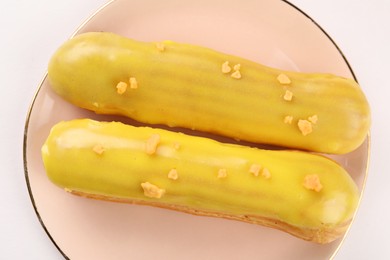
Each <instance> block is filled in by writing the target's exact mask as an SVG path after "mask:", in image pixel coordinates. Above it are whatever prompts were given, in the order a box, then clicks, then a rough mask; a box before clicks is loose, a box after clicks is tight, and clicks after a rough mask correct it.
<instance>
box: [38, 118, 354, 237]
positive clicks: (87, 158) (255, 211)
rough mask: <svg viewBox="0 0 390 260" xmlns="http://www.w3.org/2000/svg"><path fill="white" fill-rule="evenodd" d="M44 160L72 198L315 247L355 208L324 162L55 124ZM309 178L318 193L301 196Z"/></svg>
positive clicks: (161, 134) (349, 185)
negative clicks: (242, 227) (147, 208)
mask: <svg viewBox="0 0 390 260" xmlns="http://www.w3.org/2000/svg"><path fill="white" fill-rule="evenodd" d="M156 136H157V137H158V138H155V137H156ZM157 139H158V140H157ZM155 140H157V142H156V141H155ZM150 145H151V146H152V147H154V148H155V149H151V150H150V149H149V148H147V147H149V146H150ZM148 151H149V152H148ZM150 151H152V152H150ZM42 156H43V161H44V165H45V168H46V171H47V174H48V177H49V178H50V180H51V181H52V182H54V183H55V184H56V185H58V186H60V187H62V188H64V189H66V190H68V191H72V192H74V193H76V194H77V193H81V194H84V195H85V194H89V195H90V197H95V198H103V199H110V200H117V201H125V202H133V203H134V202H135V203H141V204H150V205H157V206H161V207H166V208H172V209H178V210H183V209H185V210H184V211H187V212H191V213H195V214H197V213H199V214H200V215H212V216H223V217H227V218H232V219H238V220H243V221H248V222H252V223H257V224H265V225H268V226H272V227H276V228H279V229H282V230H284V231H286V232H289V233H292V234H294V235H296V236H300V237H303V238H304V239H307V240H313V241H316V242H319V243H326V242H330V241H332V240H333V239H335V238H337V237H338V236H339V235H342V234H343V232H344V231H345V229H346V228H347V226H348V223H349V222H350V220H351V218H352V216H353V214H354V212H355V209H356V206H357V203H358V198H359V194H358V190H357V187H356V185H355V183H354V182H353V180H352V179H351V178H350V176H349V175H348V173H347V172H346V171H345V170H344V169H343V168H342V167H341V166H339V165H338V164H336V163H335V162H333V161H331V160H330V159H327V158H325V157H323V156H319V155H313V154H309V153H305V152H299V151H269V150H260V149H257V148H250V147H246V146H239V145H232V144H223V143H219V142H216V141H214V140H211V139H208V138H203V137H194V136H189V135H185V134H181V133H176V132H170V131H166V130H162V129H153V128H148V127H133V126H130V125H125V124H122V123H118V122H111V123H107V122H98V121H93V120H89V119H79V120H73V121H68V122H61V123H59V124H57V125H56V126H54V127H53V128H52V131H51V133H50V136H49V137H48V139H47V140H46V142H45V144H44V145H43V147H42ZM265 169H266V170H265ZM172 170H173V172H174V173H173V175H172ZM307 176H316V178H318V180H319V182H320V183H321V187H320V189H319V190H315V189H310V188H308V187H307V186H305V184H304V183H305V179H306V178H307ZM145 187H147V189H148V190H146V189H145ZM264 220H267V222H266V223H265V222H264ZM270 220H272V221H270ZM270 223H271V224H270ZM305 232H307V233H309V234H305Z"/></svg>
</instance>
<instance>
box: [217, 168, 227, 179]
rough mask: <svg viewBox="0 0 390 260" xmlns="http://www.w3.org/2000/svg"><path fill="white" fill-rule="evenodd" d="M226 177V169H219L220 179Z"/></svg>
mask: <svg viewBox="0 0 390 260" xmlns="http://www.w3.org/2000/svg"><path fill="white" fill-rule="evenodd" d="M226 176H227V171H226V169H219V170H218V175H217V177H218V179H221V178H226Z"/></svg>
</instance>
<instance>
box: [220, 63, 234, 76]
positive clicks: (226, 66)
mask: <svg viewBox="0 0 390 260" xmlns="http://www.w3.org/2000/svg"><path fill="white" fill-rule="evenodd" d="M221 69H222V73H225V74H226V73H229V72H230V71H231V70H232V68H231V67H230V66H229V62H228V61H225V62H224V63H222V68H221Z"/></svg>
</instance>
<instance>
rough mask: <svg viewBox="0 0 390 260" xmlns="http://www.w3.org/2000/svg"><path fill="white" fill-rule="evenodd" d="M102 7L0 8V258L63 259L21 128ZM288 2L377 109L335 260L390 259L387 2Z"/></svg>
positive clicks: (70, 1)
mask: <svg viewBox="0 0 390 260" xmlns="http://www.w3.org/2000/svg"><path fill="white" fill-rule="evenodd" d="M161 1H162V0H161ZM259 1H260V0H259ZM275 1H279V0H275ZM105 2H106V1H105V0H84V1H79V0H66V1H48V0H35V1H27V0H14V1H7V2H6V3H3V4H2V7H1V9H0V21H1V31H0V32H1V39H0V66H1V67H0V75H1V77H0V80H1V81H0V82H1V84H0V88H1V93H3V94H2V95H1V102H0V106H1V107H0V122H1V124H0V131H1V132H0V147H1V148H0V160H1V170H0V192H1V196H0V258H1V259H40V260H46V259H63V257H62V256H61V255H60V253H59V252H58V251H57V249H56V248H55V247H54V246H53V244H52V243H51V241H50V240H49V238H48V237H47V235H46V233H45V232H44V230H43V229H42V227H41V225H40V224H39V221H38V219H37V217H36V215H35V212H34V210H33V207H32V204H31V201H30V198H29V195H28V191H27V187H26V182H25V179H24V171H23V157H22V147H23V131H24V124H25V118H26V113H27V111H28V108H29V105H30V102H31V101H32V98H33V95H34V93H35V91H36V88H37V86H38V85H39V83H40V80H41V79H42V76H43V75H44V73H45V71H46V65H47V61H48V60H49V57H50V55H51V54H52V53H53V51H54V50H55V49H56V48H57V47H58V46H59V45H60V44H61V43H62V42H63V41H64V40H66V39H67V38H68V37H69V36H70V35H71V34H72V33H73V32H74V31H75V29H76V28H77V27H78V26H79V25H80V24H81V22H82V21H84V20H85V19H86V18H87V17H88V16H89V15H90V14H92V13H93V12H94V11H95V10H97V9H98V8H99V7H100V6H101V5H103V4H104V3H105ZM237 3H238V4H239V3H240V1H237ZM291 3H293V4H294V5H296V6H297V7H298V8H300V9H301V10H303V11H304V12H305V13H307V14H308V15H309V16H310V17H311V18H313V19H314V20H315V21H316V22H317V23H318V24H319V25H320V26H321V27H322V28H323V29H324V30H325V31H326V32H327V33H328V34H329V35H330V36H331V37H332V39H333V40H334V41H335V42H336V43H337V45H338V46H339V47H340V48H341V50H342V51H343V53H344V54H345V56H346V58H347V59H348V61H349V63H350V64H351V66H352V68H353V70H354V72H355V74H356V76H357V78H358V80H359V83H360V84H361V86H362V88H363V90H364V91H365V93H366V95H367V97H368V100H369V102H370V104H371V108H372V116H373V125H372V130H371V137H372V149H371V163H370V168H369V176H368V180H367V183H366V189H365V192H364V197H363V200H362V203H361V207H360V209H359V211H358V214H357V217H356V219H355V222H354V224H353V226H352V229H351V231H350V233H349V236H348V237H347V239H346V241H345V243H344V245H343V246H342V248H341V250H340V251H339V253H338V254H337V256H336V259H337V260H343V259H390V244H389V234H390V225H389V222H390V206H389V204H390V203H389V198H390V188H389V185H390V166H389V165H390V163H389V160H386V159H387V158H388V159H390V158H389V156H388V152H387V149H388V148H389V147H390V137H389V136H390V123H389V120H390V105H389V104H390V90H389V89H390V65H389V63H390V50H389V49H390V36H389V35H390V15H389V13H390V1H389V0H370V1H369V0H361V1H360V0H359V1H356V0H291Z"/></svg>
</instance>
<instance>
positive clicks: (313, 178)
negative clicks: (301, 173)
mask: <svg viewBox="0 0 390 260" xmlns="http://www.w3.org/2000/svg"><path fill="white" fill-rule="evenodd" d="M303 186H304V187H305V188H306V189H308V190H314V191H316V192H320V191H321V190H322V184H321V182H320V178H319V177H318V175H317V174H309V175H306V176H305V178H304V179H303Z"/></svg>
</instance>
